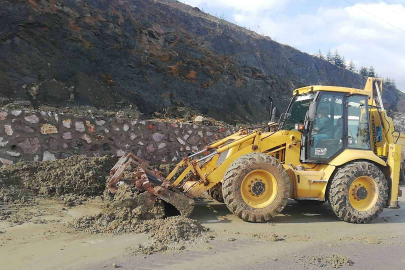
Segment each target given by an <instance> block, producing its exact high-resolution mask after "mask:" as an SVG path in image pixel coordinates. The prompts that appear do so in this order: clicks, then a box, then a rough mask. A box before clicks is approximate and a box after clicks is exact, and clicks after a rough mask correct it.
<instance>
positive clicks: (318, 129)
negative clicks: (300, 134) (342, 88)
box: [304, 92, 346, 163]
mask: <svg viewBox="0 0 405 270" xmlns="http://www.w3.org/2000/svg"><path fill="white" fill-rule="evenodd" d="M316 103H317V105H316V117H315V121H313V122H310V123H309V124H308V125H307V134H306V140H305V141H306V144H307V145H306V147H305V148H304V149H305V150H304V151H305V156H306V158H305V162H314V163H324V162H328V161H330V160H331V159H333V158H334V157H336V156H337V155H338V154H340V153H341V152H342V151H343V150H344V148H345V143H346V142H345V137H344V135H345V122H346V121H345V117H346V112H345V95H344V94H343V93H335V92H321V93H319V95H318V97H317V99H316Z"/></svg>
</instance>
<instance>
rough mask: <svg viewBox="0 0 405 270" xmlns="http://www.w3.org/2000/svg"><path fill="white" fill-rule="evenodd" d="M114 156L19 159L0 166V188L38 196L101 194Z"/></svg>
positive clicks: (114, 158) (114, 160)
mask: <svg viewBox="0 0 405 270" xmlns="http://www.w3.org/2000/svg"><path fill="white" fill-rule="evenodd" d="M116 161H117V158H116V157H109V156H104V157H91V158H89V157H82V156H72V157H69V158H67V159H59V160H51V161H40V162H32V163H29V162H19V163H17V164H13V165H7V166H3V167H1V168H0V187H2V188H10V187H11V186H14V187H15V188H17V189H20V190H24V189H27V190H30V191H34V192H36V193H38V194H41V195H62V194H70V193H73V194H76V195H86V196H94V195H100V194H101V193H102V192H103V191H104V189H105V182H106V177H108V175H109V170H110V169H111V168H112V167H113V166H114V164H115V163H116Z"/></svg>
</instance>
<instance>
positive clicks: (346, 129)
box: [280, 89, 371, 163]
mask: <svg viewBox="0 0 405 270" xmlns="http://www.w3.org/2000/svg"><path fill="white" fill-rule="evenodd" d="M367 101H368V95H361V94H354V95H350V94H349V93H347V91H346V92H343V91H342V92H333V91H322V89H321V90H319V91H312V92H307V93H302V94H298V95H296V96H294V97H293V99H292V101H291V103H290V105H289V107H288V110H287V113H286V114H285V115H284V117H283V119H282V122H281V123H280V127H281V129H285V130H299V131H301V132H302V139H301V161H302V162H311V163H327V162H329V161H330V160H332V159H333V158H335V157H336V156H337V155H339V154H340V153H341V152H343V151H344V150H345V149H362V150H371V143H370V128H369V119H368V118H369V115H368V107H367V106H368V102H367Z"/></svg>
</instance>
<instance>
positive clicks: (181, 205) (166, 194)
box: [108, 153, 194, 217]
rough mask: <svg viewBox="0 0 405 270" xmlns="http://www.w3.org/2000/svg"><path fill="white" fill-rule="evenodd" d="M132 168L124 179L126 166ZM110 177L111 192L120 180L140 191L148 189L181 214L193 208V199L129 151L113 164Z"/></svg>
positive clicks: (116, 187)
mask: <svg viewBox="0 0 405 270" xmlns="http://www.w3.org/2000/svg"><path fill="white" fill-rule="evenodd" d="M130 165H132V166H133V167H134V168H132V169H133V171H132V173H131V174H130V175H131V178H130V179H124V178H123V177H122V176H123V175H124V173H125V171H126V169H127V168H128V166H130ZM110 175H111V179H110V181H109V182H108V188H109V190H110V191H111V192H112V193H115V192H116V191H117V189H118V186H117V185H118V184H119V183H120V182H125V183H127V184H129V185H131V186H135V187H136V188H137V189H138V190H140V191H148V192H149V193H150V194H152V195H153V196H156V197H157V198H159V199H161V200H163V201H165V202H166V203H169V204H171V205H173V206H174V207H175V208H176V209H177V210H178V211H179V212H180V214H181V215H182V216H185V217H188V216H190V215H191V213H192V212H193V209H194V200H193V199H190V198H188V197H187V196H185V195H184V194H182V193H181V192H179V191H178V190H177V189H176V188H174V187H173V186H172V184H171V182H170V181H167V180H166V179H165V178H164V177H162V174H161V173H160V172H158V171H157V170H154V169H153V168H151V167H150V166H149V165H148V164H147V163H146V162H144V161H142V160H141V159H139V158H138V157H136V156H135V155H134V154H132V153H129V154H128V155H126V156H123V157H121V158H120V160H119V161H118V162H117V163H116V164H115V166H114V167H113V168H112V169H111V171H110Z"/></svg>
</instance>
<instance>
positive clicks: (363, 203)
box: [328, 162, 388, 223]
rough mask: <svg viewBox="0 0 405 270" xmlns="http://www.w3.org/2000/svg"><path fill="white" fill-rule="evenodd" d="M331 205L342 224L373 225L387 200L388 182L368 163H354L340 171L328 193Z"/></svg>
mask: <svg viewBox="0 0 405 270" xmlns="http://www.w3.org/2000/svg"><path fill="white" fill-rule="evenodd" d="M328 197H329V203H330V205H331V207H332V209H333V211H334V212H335V214H336V216H338V217H339V218H340V219H341V220H344V221H346V222H350V223H370V222H372V221H373V220H374V219H375V218H376V217H377V216H378V215H379V214H380V213H381V212H382V211H383V208H384V206H385V205H386V204H387V200H388V181H387V179H386V178H385V176H384V174H383V172H382V171H381V170H380V169H379V168H378V167H377V166H376V165H374V164H372V163H369V162H354V163H351V164H347V165H345V166H343V167H341V168H339V169H338V171H337V172H336V174H335V176H334V177H333V179H332V183H331V186H330V188H329V191H328Z"/></svg>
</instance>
